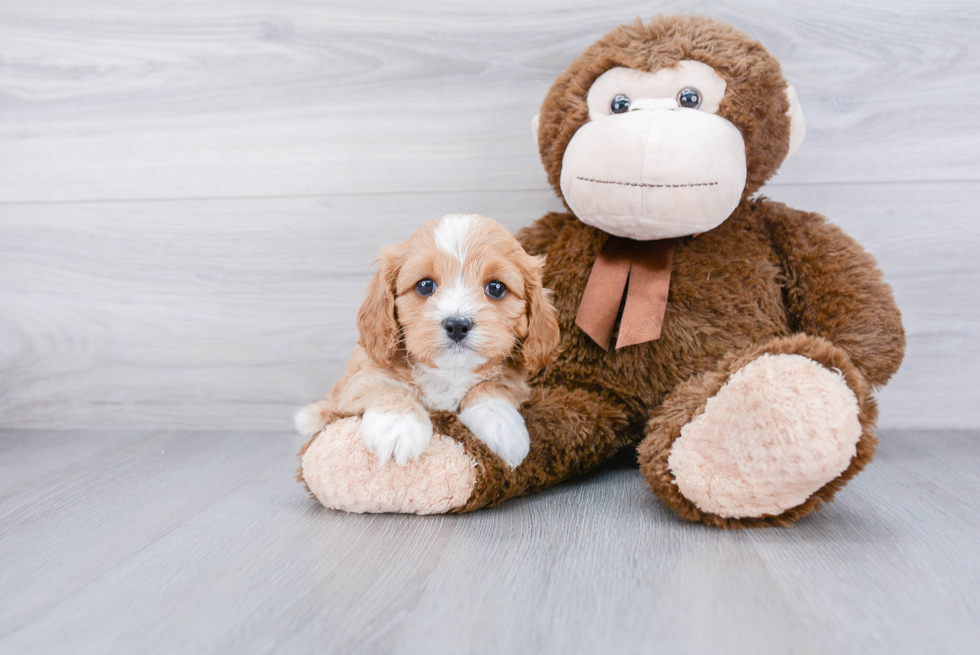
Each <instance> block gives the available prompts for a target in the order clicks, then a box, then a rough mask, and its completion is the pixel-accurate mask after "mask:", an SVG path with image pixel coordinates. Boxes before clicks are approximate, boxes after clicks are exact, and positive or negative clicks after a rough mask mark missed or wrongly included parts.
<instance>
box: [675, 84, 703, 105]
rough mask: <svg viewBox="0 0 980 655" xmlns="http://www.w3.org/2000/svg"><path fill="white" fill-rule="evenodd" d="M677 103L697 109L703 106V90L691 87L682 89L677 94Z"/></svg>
mask: <svg viewBox="0 0 980 655" xmlns="http://www.w3.org/2000/svg"><path fill="white" fill-rule="evenodd" d="M677 104H678V105H680V106H681V107H687V108H688V109H697V108H698V107H700V106H701V92H700V91H698V90H697V89H692V88H691V87H687V88H685V89H681V92H680V93H678V94H677Z"/></svg>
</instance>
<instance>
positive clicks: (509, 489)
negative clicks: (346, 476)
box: [433, 17, 905, 528]
mask: <svg viewBox="0 0 980 655" xmlns="http://www.w3.org/2000/svg"><path fill="white" fill-rule="evenodd" d="M685 59H693V60H697V61H700V62H703V63H705V64H708V65H709V66H711V67H713V68H714V69H715V71H716V72H717V73H718V74H719V75H720V76H721V77H722V78H723V79H724V80H725V81H726V83H727V90H726V93H725V97H724V100H723V101H722V102H721V105H720V107H719V110H718V114H719V115H720V116H721V117H723V118H726V119H727V120H729V121H730V122H731V123H732V124H734V125H735V126H736V127H737V128H738V129H739V131H740V132H741V134H742V137H743V139H744V142H745V154H746V160H747V166H748V175H747V182H746V185H745V190H744V192H743V195H742V200H741V202H740V204H739V205H738V207H737V208H736V209H735V211H734V212H733V213H732V215H731V216H730V217H729V218H728V219H727V220H726V221H725V222H724V223H722V224H721V225H720V226H719V227H717V228H715V229H713V230H710V231H709V232H706V233H704V234H702V235H700V236H696V237H683V238H680V239H677V240H676V242H675V247H674V258H673V270H672V277H671V281H670V292H669V297H668V303H667V309H666V315H665V317H664V323H663V328H662V333H661V337H660V339H659V340H657V341H652V342H648V343H643V344H639V345H635V346H629V347H626V348H623V349H621V350H616V351H613V352H608V353H607V352H605V351H604V350H603V349H602V348H600V347H599V346H598V345H596V344H595V343H594V342H593V341H592V340H591V339H590V338H589V337H588V336H586V335H585V334H584V333H583V332H582V331H581V330H580V329H579V328H578V327H577V326H576V325H575V317H576V314H577V310H578V306H579V303H580V301H581V298H582V295H583V292H584V289H585V285H586V282H587V280H588V278H589V274H590V271H591V269H592V265H593V263H594V262H595V259H596V257H597V255H598V254H599V251H600V250H601V249H602V246H603V245H604V244H605V242H606V240H607V238H608V235H607V234H605V233H604V232H602V231H600V230H598V229H596V228H594V227H590V226H588V225H585V224H584V223H582V222H581V221H579V220H578V219H577V218H576V217H575V216H574V215H573V214H571V213H551V214H548V215H546V216H544V217H543V218H541V219H539V220H538V221H537V222H535V223H534V224H533V225H531V226H529V227H527V228H525V229H523V230H522V231H521V232H520V233H519V234H518V238H519V240H520V241H521V243H522V244H523V245H524V247H525V249H526V250H527V251H528V252H529V253H530V254H532V255H538V254H544V255H546V256H547V264H546V267H545V275H544V284H545V286H547V287H548V288H551V289H553V290H554V292H555V307H556V309H557V312H558V321H559V325H560V326H561V330H562V343H561V353H560V355H559V356H558V358H557V359H556V360H555V361H554V362H553V363H552V364H551V365H550V366H548V367H547V368H545V369H544V370H543V371H541V373H540V374H539V375H538V376H537V377H536V378H535V380H533V382H532V393H531V397H530V399H529V400H528V401H527V403H526V404H525V406H524V409H523V410H522V413H523V414H524V417H525V420H526V423H527V427H528V431H529V433H530V436H531V450H530V453H529V454H528V456H527V458H526V459H525V460H524V462H523V463H522V464H521V465H520V466H519V467H517V468H516V469H514V470H511V469H510V468H509V467H508V466H506V465H505V464H504V463H503V462H502V461H501V460H500V459H499V458H498V457H497V456H496V455H494V454H493V453H492V452H491V451H490V450H489V449H488V448H487V447H486V446H485V445H484V444H483V443H482V442H480V441H479V440H477V439H475V438H474V437H473V436H472V435H471V434H470V433H469V432H468V431H467V430H466V429H465V428H464V427H463V426H462V425H460V424H459V423H458V421H457V420H456V418H455V416H454V415H453V414H451V413H446V412H442V413H437V414H436V415H435V416H434V418H433V422H434V427H435V428H436V430H437V431H438V432H441V433H443V434H448V435H450V436H452V437H454V438H455V439H457V440H459V441H461V442H462V443H463V444H464V446H465V448H466V450H467V452H468V453H469V454H470V455H471V456H472V457H473V458H474V459H475V460H476V463H477V466H476V472H477V481H476V487H475V490H474V492H473V494H472V496H471V497H470V499H469V501H468V502H467V503H466V504H465V505H464V506H463V507H460V508H457V510H455V511H458V512H469V511H472V510H475V509H478V508H481V507H487V506H489V505H494V504H496V503H499V502H502V501H504V500H506V499H508V498H511V497H513V496H516V495H519V494H525V493H531V492H536V491H540V490H541V489H544V488H546V487H549V486H551V485H554V484H557V483H559V482H561V481H563V480H566V479H568V478H570V477H572V476H575V475H578V474H581V473H585V472H587V471H590V470H592V469H595V468H596V467H598V466H600V465H602V464H603V463H604V462H606V461H607V460H609V459H610V458H611V457H612V456H613V455H614V454H615V453H616V452H617V451H620V450H621V449H623V448H626V447H638V452H639V461H640V471H641V473H642V474H643V476H644V477H645V478H646V480H647V482H648V483H649V484H650V487H651V488H652V489H653V491H654V492H655V493H656V494H657V495H658V496H659V497H660V498H661V499H662V500H663V501H664V502H666V503H667V505H668V506H670V507H671V508H672V509H673V510H674V511H676V512H677V513H678V514H679V515H680V516H682V517H683V518H685V519H688V520H692V521H700V522H703V523H706V524H709V525H714V526H719V527H725V528H740V527H748V526H763V525H788V524H790V523H792V522H794V521H796V520H797V519H799V518H800V517H802V516H805V515H806V514H808V513H809V512H811V511H813V510H814V509H816V508H818V507H819V506H820V505H821V504H822V503H824V502H827V501H830V500H831V499H832V498H833V496H834V494H835V493H836V492H837V491H838V490H839V489H840V488H841V487H843V486H844V484H845V483H846V482H847V480H849V479H850V478H851V477H853V476H854V475H855V474H857V473H858V472H859V471H860V470H861V469H862V468H863V467H864V466H865V465H866V464H867V463H868V462H869V461H870V460H871V458H872V457H873V455H874V451H875V446H876V443H877V442H876V438H875V434H874V425H875V419H876V415H877V409H876V405H875V402H874V399H873V398H872V396H871V392H872V389H873V388H875V387H880V386H881V385H883V384H885V382H887V381H888V379H889V378H890V377H891V376H892V375H893V374H894V373H895V371H896V370H898V367H899V365H900V364H901V361H902V357H903V354H904V348H905V336H904V332H903V329H902V323H901V316H900V314H899V311H898V308H897V307H896V306H895V302H894V299H893V298H892V294H891V290H890V288H889V287H888V285H887V284H885V283H884V282H883V281H882V277H881V272H880V271H879V270H878V268H877V266H876V264H875V261H874V259H873V258H872V257H871V256H870V255H869V254H867V253H865V252H864V251H863V250H862V249H861V247H860V246H859V245H858V244H857V243H856V242H854V241H853V240H852V239H851V238H850V237H848V236H847V235H845V234H844V233H843V232H842V231H841V230H840V229H839V228H837V227H836V226H834V225H831V224H829V223H827V222H826V221H825V219H824V218H823V217H822V216H819V215H817V214H812V213H806V212H800V211H796V210H794V209H790V208H788V207H786V206H785V205H782V204H780V203H775V202H771V201H769V200H767V199H765V198H756V199H753V198H751V197H750V196H751V195H752V194H754V193H755V192H756V191H757V190H758V189H759V188H760V187H761V186H762V185H763V184H764V183H765V181H766V180H768V179H769V178H770V177H771V176H772V175H773V174H774V173H775V172H776V170H777V169H778V167H779V165H780V164H781V163H782V161H783V159H785V157H786V153H787V152H788V148H789V132H790V120H789V118H788V117H787V110H788V108H789V105H788V101H787V99H786V95H785V89H786V82H785V81H784V79H783V77H782V74H781V72H780V67H779V64H778V62H777V61H776V60H775V59H774V58H772V57H771V56H770V55H769V54H768V53H767V52H766V51H765V49H764V48H763V47H762V46H761V45H760V44H759V43H758V42H756V41H754V40H753V39H751V38H749V37H747V36H746V35H744V34H742V33H740V32H738V31H736V30H734V29H733V28H731V27H730V26H728V25H725V24H723V23H718V22H716V21H712V20H709V19H703V18H695V17H666V18H665V17H660V18H657V19H655V20H653V21H652V22H650V23H648V24H643V23H641V22H639V21H637V22H635V23H632V24H630V25H624V26H622V27H619V28H617V29H615V30H613V31H612V32H610V33H609V34H607V35H606V36H605V37H603V38H602V39H600V40H599V41H598V42H597V43H595V44H594V45H593V46H592V47H590V48H589V49H588V50H586V52H585V53H584V54H583V55H582V56H581V57H579V58H578V59H577V60H576V61H575V62H574V63H572V65H571V66H569V68H568V69H567V70H566V71H565V72H564V73H562V74H561V75H560V76H559V77H558V79H557V80H556V82H555V84H554V86H552V88H551V90H550V91H549V93H548V95H547V97H546V98H545V101H544V104H543V105H542V108H541V115H540V125H539V148H540V152H541V158H542V161H543V163H544V166H545V169H546V170H547V173H548V179H549V181H550V182H551V184H552V186H553V187H554V188H555V190H556V192H558V193H559V195H561V190H560V188H559V179H560V175H561V165H562V158H563V156H564V152H565V148H566V147H567V145H568V143H569V141H570V140H571V138H572V136H573V135H574V134H575V132H576V130H578V128H579V127H581V126H582V125H583V124H584V123H585V122H586V121H587V120H588V108H587V106H586V94H587V92H588V90H589V87H590V86H591V84H592V82H593V81H594V80H595V79H596V78H597V77H598V76H599V75H601V74H602V73H604V72H605V71H607V70H609V69H610V68H612V67H615V66H624V67H629V68H634V69H638V70H642V71H649V72H656V71H657V70H660V69H661V68H664V67H669V66H672V65H674V64H676V63H677V62H679V61H682V60H685ZM763 353H771V354H797V355H803V356H805V357H808V358H809V359H811V360H814V361H816V362H818V363H820V364H822V365H823V366H825V367H826V368H828V369H837V370H839V371H840V372H841V374H842V375H843V379H844V380H845V382H846V383H847V385H848V386H849V388H850V389H851V391H853V393H854V395H855V397H856V399H857V407H858V411H859V416H858V420H859V422H860V425H861V428H862V434H861V437H860V439H859V441H858V444H857V448H856V454H855V455H854V457H853V458H852V460H851V462H850V465H849V466H848V467H847V469H846V470H845V471H844V472H843V473H842V474H841V475H839V476H838V477H837V478H836V479H834V480H831V481H830V482H829V483H827V484H826V485H824V486H823V487H822V488H820V489H819V490H818V491H816V492H815V493H814V494H812V495H811V496H810V497H809V498H808V499H807V500H805V501H804V502H803V503H802V504H800V505H797V506H795V507H792V508H791V509H789V510H787V511H785V512H783V513H782V514H779V515H775V516H772V515H767V516H761V517H755V518H745V519H733V518H724V517H721V516H716V515H712V514H709V513H706V512H704V511H701V510H700V509H698V507H696V506H695V505H694V503H693V502H691V501H690V500H689V499H687V498H685V497H684V496H683V495H682V494H681V492H680V491H679V488H678V486H677V485H676V484H675V481H674V479H673V476H672V473H671V471H670V469H669V467H668V463H667V461H668V457H669V455H670V452H671V446H672V444H673V443H674V441H675V440H676V439H677V438H678V437H679V436H680V432H681V428H683V427H684V426H685V425H687V424H689V423H690V422H691V421H692V420H693V419H694V418H696V417H697V416H699V415H700V414H701V413H703V412H704V409H705V404H706V402H707V400H708V399H709V398H711V397H712V396H714V394H716V393H717V392H718V391H719V389H721V387H722V385H724V384H725V382H726V381H727V380H728V379H729V377H730V376H731V375H732V374H733V373H734V372H735V371H737V370H739V369H740V368H741V367H743V366H745V365H746V364H748V363H749V362H751V361H753V360H754V359H755V358H757V357H758V356H759V355H761V354H763Z"/></svg>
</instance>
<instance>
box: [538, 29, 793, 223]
mask: <svg viewBox="0 0 980 655" xmlns="http://www.w3.org/2000/svg"><path fill="white" fill-rule="evenodd" d="M535 132H536V133H537V136H538V148H539V150H540V153H541V160H542V163H544V165H545V169H546V171H547V173H548V181H549V182H550V183H551V185H552V186H553V187H554V188H555V189H556V191H558V192H559V193H560V194H561V196H562V198H563V199H564V200H565V203H566V204H567V205H568V207H569V209H571V210H572V211H573V212H574V213H575V215H576V216H577V217H578V218H579V219H580V220H581V221H582V222H583V223H587V224H589V225H592V226H595V227H597V228H599V229H601V230H603V231H605V232H608V233H610V234H613V235H616V236H622V237H627V238H632V239H638V240H653V239H665V238H672V237H680V236H685V235H690V234H696V233H699V232H704V231H707V230H710V229H712V228H715V227H717V226H718V225H720V224H721V223H722V222H724V221H725V220H726V219H727V218H728V217H729V216H730V215H731V214H732V212H733V211H734V210H735V209H736V208H737V207H738V204H739V202H741V200H742V199H743V198H746V197H748V196H749V195H751V194H752V193H755V192H756V191H757V190H758V189H759V188H760V187H761V186H762V185H763V184H764V183H765V182H766V180H768V179H769V178H770V177H772V175H774V174H775V172H776V170H777V169H778V168H779V166H780V165H781V164H782V163H783V162H784V161H786V160H787V159H788V158H789V157H790V156H791V155H792V154H793V152H794V151H795V150H796V148H797V147H799V144H800V143H801V142H802V140H803V132H804V125H803V115H802V112H801V111H800V107H799V103H798V102H797V100H796V93H795V92H794V91H793V89H792V87H789V86H787V84H786V80H785V79H784V78H783V76H782V73H781V71H780V67H779V63H778V62H777V61H776V60H775V59H774V58H773V57H772V56H771V55H770V54H769V53H768V52H766V51H765V49H764V48H763V47H762V45H761V44H759V43H758V42H757V41H755V40H753V39H751V38H750V37H748V36H746V35H745V34H742V33H741V32H738V31H737V30H735V29H734V28H732V27H731V26H730V25H725V24H724V23H719V22H717V21H713V20H711V19H705V18H699V17H695V16H666V17H665V16H661V17H658V18H655V19H654V20H653V21H651V22H650V23H648V24H643V23H641V22H640V21H635V22H633V23H630V24H628V25H622V26H620V27H618V28H616V29H614V30H613V31H611V32H610V33H609V34H607V35H606V36H604V37H603V38H602V39H600V40H599V41H597V42H596V43H594V44H593V45H592V46H591V47H590V48H589V49H588V50H586V51H585V53H583V54H582V56H580V57H579V58H578V59H576V60H575V61H574V62H573V63H572V64H571V65H570V66H569V67H568V68H567V69H566V70H565V72H564V73H562V74H561V75H560V76H559V77H558V79H557V80H556V81H555V83H554V84H553V85H552V87H551V90H550V91H549V92H548V95H547V96H546V97H545V100H544V103H543V104H542V105H541V115H540V130H539V126H538V118H536V119H535Z"/></svg>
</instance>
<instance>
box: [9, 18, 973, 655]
mask: <svg viewBox="0 0 980 655" xmlns="http://www.w3.org/2000/svg"><path fill="white" fill-rule="evenodd" d="M657 11H662V12H665V13H674V12H678V13H679V12H689V13H691V12H694V13H706V14H710V15H713V16H715V17H717V18H721V19H723V20H727V21H729V22H731V23H734V24H735V25H737V26H739V27H741V28H744V29H745V30H747V31H748V32H750V33H751V34H753V35H755V36H757V37H758V38H760V39H761V40H762V41H763V43H764V44H765V45H766V46H767V47H768V48H769V49H770V50H771V51H772V52H773V53H774V54H775V55H776V56H777V57H779V59H780V60H781V61H782V62H783V66H784V69H785V72H786V75H787V77H788V78H789V80H790V81H791V82H792V83H793V84H794V85H795V86H796V88H797V90H798V92H799V95H800V98H801V100H802V103H803V106H804V110H805V112H806V115H807V119H808V135H807V141H806V143H805V144H804V146H803V148H802V150H801V151H800V152H799V153H798V154H797V157H796V158H795V159H794V160H793V161H792V162H790V163H789V164H788V165H787V166H786V167H785V169H784V170H783V171H782V172H781V173H780V175H779V176H778V178H777V179H775V180H774V181H773V182H772V183H771V184H769V185H768V187H767V188H766V189H765V190H764V192H765V193H766V194H767V195H770V196H771V197H773V198H776V199H778V200H783V201H786V202H788V203H790V204H792V205H794V206H797V207H800V208H803V209H809V210H815V211H820V212H823V213H825V214H826V215H827V216H829V217H830V218H831V219H832V220H834V221H836V222H837V223H839V224H840V225H842V226H843V227H844V228H845V229H846V230H848V231H849V232H850V233H851V234H853V235H854V236H855V237H857V238H858V239H859V240H860V241H861V242H862V243H863V244H865V246H866V247H867V248H868V249H869V250H870V251H871V252H873V253H874V254H875V255H876V256H877V257H878V259H879V261H880V263H881V265H882V267H883V269H884V271H885V275H886V277H887V279H888V281H890V282H891V283H892V285H893V286H894V288H895V293H896V295H897V297H898V302H899V304H900V306H901V308H902V310H903V313H904V316H905V322H906V326H907V329H908V334H909V349H908V356H907V359H906V362H905V365H904V367H903V368H902V370H901V372H900V373H899V374H898V376H897V377H896V378H895V380H894V381H893V382H892V384H891V385H890V386H889V387H888V388H887V389H886V390H885V392H884V393H883V394H882V396H881V401H882V402H881V405H882V412H881V424H882V426H883V428H882V430H881V437H882V439H881V441H882V446H881V450H880V452H879V454H878V457H877V458H876V461H875V462H874V464H873V465H872V466H871V467H870V468H869V469H868V471H867V472H865V473H864V474H862V475H861V476H860V477H859V478H858V479H857V480H855V481H854V482H853V483H852V484H850V485H849V486H848V487H847V488H846V489H845V490H844V492H843V493H841V494H840V496H839V500H838V501H837V502H835V503H833V505H832V506H830V507H829V508H827V509H826V510H824V511H823V512H821V513H819V514H817V515H815V516H813V517H809V518H807V519H806V520H804V521H802V522H801V523H800V524H798V525H797V526H795V527H794V528H792V529H790V530H766V531H750V532H742V533H729V532H721V531H717V530H711V529H707V528H704V527H701V526H697V525H690V524H685V523H683V522H681V521H680V520H679V519H678V518H677V517H675V516H674V515H672V514H671V513H670V512H669V511H668V510H667V509H666V508H665V507H664V506H663V504H661V503H659V502H658V501H657V500H656V499H655V498H654V497H653V495H652V494H650V492H649V490H648V489H646V487H645V485H644V484H643V483H642V481H641V479H640V477H639V475H638V474H637V472H636V470H635V469H630V468H612V469H609V470H606V471H604V472H601V473H599V474H596V475H594V476H591V477H589V478H587V479H584V480H580V481H576V482H572V483H568V484H565V485H561V486H559V487H556V488H554V489H551V490H548V491H547V492H545V493H543V494H541V495H538V496H533V497H526V498H519V499H516V500H514V501H511V502H508V503H505V504H504V505H501V506H499V507H496V508H493V509H490V510H485V511H481V512H478V513H475V514H471V515H467V516H440V517H427V518H419V517H405V516H377V517H366V516H352V515H346V514H342V513H338V512H330V511H328V510H324V509H323V508H321V507H319V506H318V505H316V504H315V503H313V502H311V501H310V500H309V499H307V498H306V497H305V496H304V494H303V493H302V490H301V488H300V487H299V485H297V484H296V482H295V481H294V480H293V479H292V471H293V468H294V466H295V460H294V459H293V453H295V451H296V449H297V448H298V446H299V443H300V441H301V440H300V438H299V437H298V436H296V435H292V434H291V433H290V432H289V430H290V418H291V415H292V413H293V411H294V409H295V408H296V407H297V406H298V405H299V404H301V403H304V402H307V401H310V400H312V399H315V398H316V397H318V396H319V395H321V394H322V393H324V392H325V391H326V389H327V388H328V386H329V384H330V383H331V382H332V381H333V379H334V378H336V376H337V375H338V373H339V371H340V370H341V368H342V367H343V365H344V363H345V361H346V358H347V356H348V354H349V352H350V349H351V348H352V346H353V344H354V341H355V329H354V316H355V311H356V308H357V306H358V304H359V302H360V298H361V292H362V291H361V290H362V288H363V286H364V284H365V283H366V281H367V278H368V275H369V271H370V263H371V260H372V259H373V258H374V256H375V254H376V252H377V248H378V246H379V245H380V244H381V243H391V242H396V241H398V240H400V239H402V238H403V237H405V236H407V235H408V234H409V233H411V232H412V231H413V230H414V229H415V227H416V226H418V225H419V224H421V223H422V222H424V221H426V220H429V219H431V218H435V217H437V216H440V215H442V214H445V213H449V212H480V213H484V214H488V215H490V216H494V217H496V218H498V219H500V220H501V221H503V222H504V223H505V224H506V225H508V226H509V227H511V228H514V229H516V228H518V227H520V226H522V225H526V224H528V223H530V222H531V221H533V220H535V219H536V218H537V217H539V216H540V215H541V214H543V213H544V212H545V211H548V210H553V209H559V208H560V204H559V203H558V201H557V200H556V199H555V198H554V196H553V194H552V192H551V191H550V190H549V189H548V188H547V185H546V183H545V178H544V174H543V172H542V170H541V167H540V164H539V162H538V158H537V152H536V149H535V145H534V143H533V142H532V139H531V129H530V118H531V116H532V115H534V114H535V113H536V111H537V107H538V106H539V104H540V102H541V99H542V98H543V96H544V94H545V92H546V90H547V89H548V87H549V85H550V83H551V81H552V80H553V79H554V77H555V76H556V75H557V74H558V73H559V72H560V71H561V70H562V69H563V68H564V67H565V66H566V65H567V64H568V63H569V62H570V61H571V60H572V59H573V58H574V57H575V56H577V55H578V53H579V52H581V50H582V49H583V48H585V47H586V46H587V45H588V44H589V43H591V42H592V41H593V40H595V39H596V38H597V37H598V36H599V35H601V34H602V33H604V32H605V31H606V30H608V29H610V28H612V27H614V26H615V25H617V24H619V23H621V22H625V21H628V20H631V19H633V18H634V17H636V16H650V15H652V14H653V13H655V12H657ZM978 153H980V5H978V3H976V2H975V1H968V2H967V1H964V2H954V1H950V0H941V1H936V2H927V1H925V0H923V1H922V2H901V1H896V0H877V1H869V0H858V1H852V2H821V3H809V2H808V3H792V2H784V1H776V0H772V1H755V2H738V3H736V2H677V1H669V2H617V1H614V2H601V3H600V2H595V0H588V1H585V0H561V1H559V0H544V1H542V2H538V3H529V2H526V1H522V2H518V1H514V2H450V1H448V0H415V1H412V2H401V3H394V2H392V3H380V2H368V1H350V0H349V1H347V2H336V1H334V2H312V1H311V2H301V1H296V0H282V1H279V0H246V1H240V2H232V1H231V0H155V1H153V2H150V1H148V0H30V1H29V2H28V1H25V0H0V653H3V655H6V654H7V653H11V654H13V653H17V654H18V655H19V654H20V653H35V652H37V653H42V652H43V653H49V652H64V653H72V655H76V654H78V653H100V654H101V653H168V654H169V653H184V652H212V653H229V652H234V653H258V652H276V653H292V652H297V653H303V652H338V653H351V652H365V653H378V652H385V653H387V652H400V653H438V652H445V653H462V652H534V653H590V652H612V653H632V652H671V653H686V652H691V653H721V652H747V653H777V654H785V653H797V652H799V653H843V652H854V653H861V654H862V655H863V654H866V653H887V654H888V655H894V654H895V653H903V652H908V653H923V652H930V653H931V652H937V653H947V652H948V653H971V652H975V648H976V644H977V643H978V642H980V628H978V626H980V502H978V500H977V499H978V498H980V476H978V474H977V467H976V465H975V462H976V461H977V457H978V456H980V430H978V429H977V428H980V385H978V384H976V382H977V375H976V370H977V367H978V365H980V346H978V339H977V334H978V332H980V290H978V288H980V261H978V260H980V255H978V253H980V226H978V211H980V210H978V207H980V202H978V201H980V163H978V162H980V154H978ZM915 428H924V429H915ZM941 428H967V429H966V430H961V431H944V430H942V429H941Z"/></svg>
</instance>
